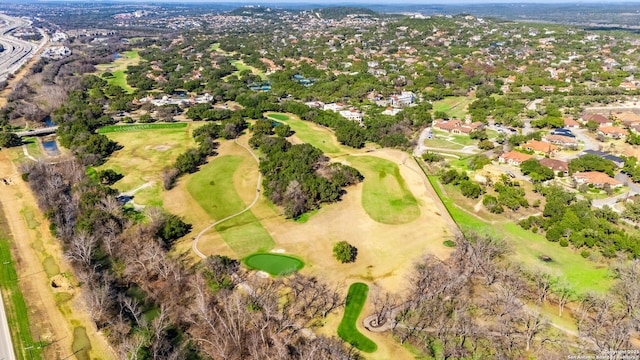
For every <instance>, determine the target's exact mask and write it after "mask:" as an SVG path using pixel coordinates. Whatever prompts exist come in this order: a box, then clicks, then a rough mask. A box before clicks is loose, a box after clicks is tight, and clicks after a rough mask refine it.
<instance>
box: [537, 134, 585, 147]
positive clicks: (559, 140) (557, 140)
mask: <svg viewBox="0 0 640 360" xmlns="http://www.w3.org/2000/svg"><path fill="white" fill-rule="evenodd" d="M542 141H544V142H548V143H551V144H554V145H558V146H560V147H562V148H565V149H577V148H578V140H576V138H572V137H569V136H562V135H547V136H545V137H543V138H542Z"/></svg>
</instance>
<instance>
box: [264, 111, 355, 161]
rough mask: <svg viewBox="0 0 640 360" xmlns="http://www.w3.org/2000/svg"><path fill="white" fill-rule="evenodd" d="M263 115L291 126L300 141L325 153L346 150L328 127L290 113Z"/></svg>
mask: <svg viewBox="0 0 640 360" xmlns="http://www.w3.org/2000/svg"><path fill="white" fill-rule="evenodd" d="M265 115H266V116H267V117H269V118H272V119H274V120H277V121H282V122H285V123H287V124H288V125H289V126H290V127H291V130H293V131H295V136H296V137H298V138H299V139H300V140H301V141H302V142H305V143H308V144H311V145H313V146H315V147H317V148H318V149H320V150H322V152H324V153H325V154H328V155H332V156H336V155H339V154H342V153H344V152H345V151H346V149H345V148H344V147H343V146H341V145H340V144H339V143H338V141H337V140H336V139H335V136H334V135H333V132H331V130H329V129H324V128H322V127H320V126H318V125H315V124H313V123H310V122H307V121H302V120H300V118H298V117H297V116H295V115H291V114H281V113H266V114H265Z"/></svg>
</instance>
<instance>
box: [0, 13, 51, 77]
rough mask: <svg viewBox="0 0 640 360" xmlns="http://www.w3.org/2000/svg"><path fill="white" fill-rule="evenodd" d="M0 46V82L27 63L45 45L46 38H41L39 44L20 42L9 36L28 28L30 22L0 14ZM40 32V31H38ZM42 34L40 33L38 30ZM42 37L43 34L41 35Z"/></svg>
mask: <svg viewBox="0 0 640 360" xmlns="http://www.w3.org/2000/svg"><path fill="white" fill-rule="evenodd" d="M0 20H1V21H2V23H1V24H0V44H2V46H3V47H4V51H3V52H0V81H2V80H6V79H7V76H8V75H9V74H13V73H15V72H16V71H18V69H20V67H21V66H22V65H23V64H24V63H25V62H27V61H28V60H29V59H31V57H33V55H34V54H35V52H36V51H37V50H38V49H40V48H42V47H43V46H44V45H45V44H46V36H43V38H42V41H41V42H40V43H39V44H37V45H36V44H34V43H31V42H29V41H24V40H20V39H18V38H15V37H13V36H11V33H12V32H13V31H15V30H16V29H19V28H21V27H25V26H29V25H30V22H28V21H26V20H23V19H19V18H14V17H10V16H7V15H4V14H0ZM38 30H40V29H38ZM40 32H41V33H42V31H41V30H40ZM43 35H44V34H43Z"/></svg>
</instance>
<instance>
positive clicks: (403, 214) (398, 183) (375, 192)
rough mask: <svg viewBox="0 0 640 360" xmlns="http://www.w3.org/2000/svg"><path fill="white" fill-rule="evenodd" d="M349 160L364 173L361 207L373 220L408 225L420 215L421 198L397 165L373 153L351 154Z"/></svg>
mask: <svg viewBox="0 0 640 360" xmlns="http://www.w3.org/2000/svg"><path fill="white" fill-rule="evenodd" d="M347 161H349V163H350V164H351V166H353V167H355V168H356V169H358V171H360V173H362V175H363V176H364V184H363V187H362V207H363V208H364V210H365V211H366V212H367V214H368V215H369V216H370V217H371V218H372V219H373V220H375V221H377V222H380V223H383V224H406V223H409V222H411V221H413V220H415V219H417V218H418V216H420V208H419V207H418V200H416V198H415V196H413V194H412V193H411V191H410V190H409V188H408V187H407V184H406V183H405V181H404V178H402V175H400V168H398V165H396V164H395V163H393V162H391V161H389V160H385V159H381V158H377V157H373V156H349V157H347Z"/></svg>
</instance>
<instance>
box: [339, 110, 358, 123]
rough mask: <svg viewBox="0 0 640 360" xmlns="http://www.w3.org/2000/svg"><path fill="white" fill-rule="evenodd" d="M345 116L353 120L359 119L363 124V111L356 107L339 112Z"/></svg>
mask: <svg viewBox="0 0 640 360" xmlns="http://www.w3.org/2000/svg"><path fill="white" fill-rule="evenodd" d="M338 113H339V114H340V115H341V116H342V117H343V118H345V119H347V120H351V121H357V122H359V123H360V124H362V112H361V111H358V110H356V109H349V110H342V111H339V112H338Z"/></svg>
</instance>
